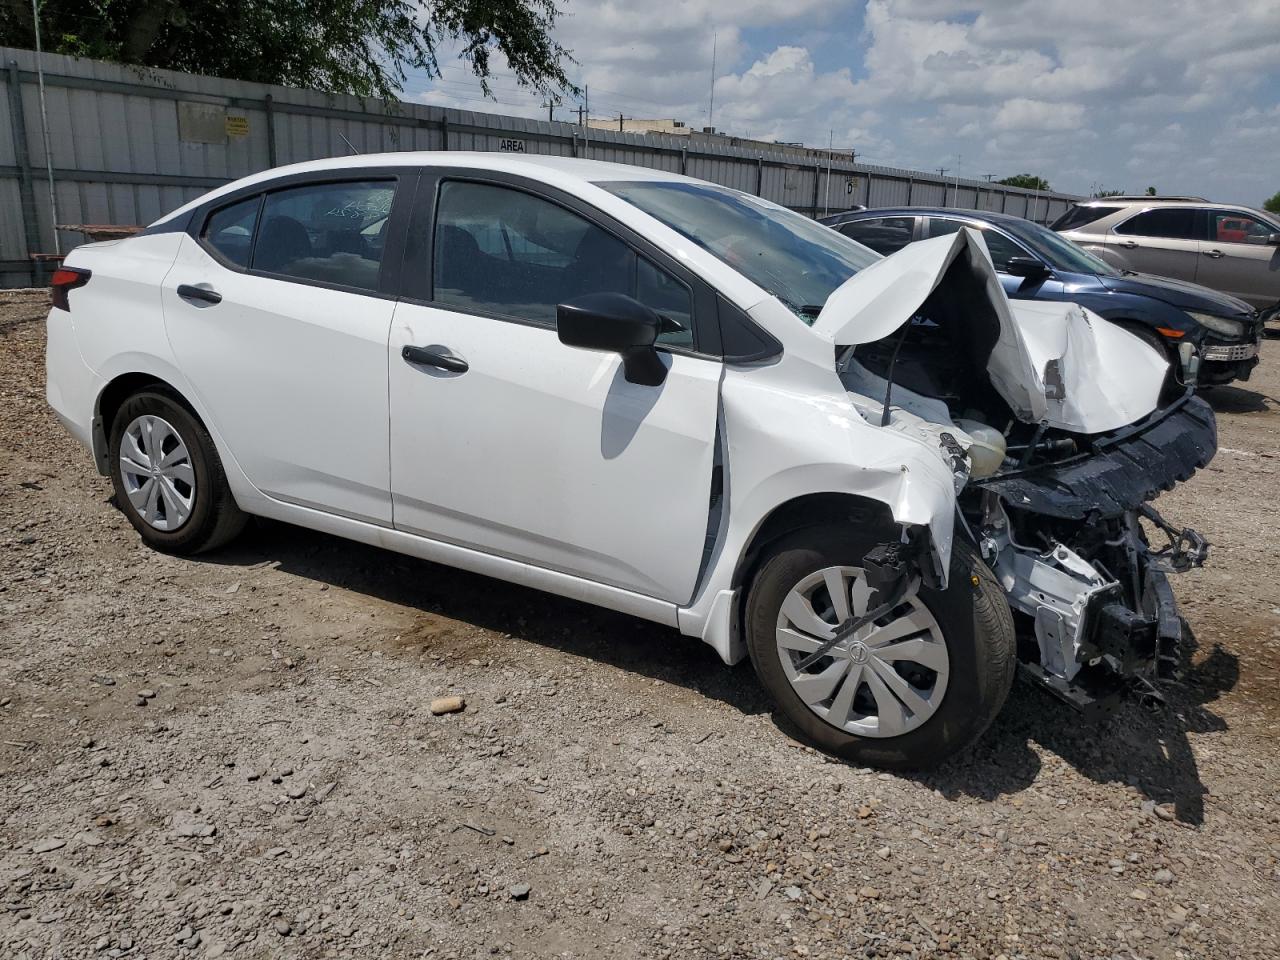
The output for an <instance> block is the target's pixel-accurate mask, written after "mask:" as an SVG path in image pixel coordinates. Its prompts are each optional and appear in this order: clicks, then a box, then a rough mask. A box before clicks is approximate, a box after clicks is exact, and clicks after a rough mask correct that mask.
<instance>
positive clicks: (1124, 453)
mask: <svg viewBox="0 0 1280 960" xmlns="http://www.w3.org/2000/svg"><path fill="white" fill-rule="evenodd" d="M1217 451H1218V428H1217V422H1216V421H1215V420H1214V416H1213V409H1212V408H1211V407H1210V406H1209V404H1207V403H1205V401H1203V400H1201V399H1200V398H1199V397H1197V396H1195V395H1194V394H1193V393H1191V392H1190V391H1188V392H1187V393H1186V394H1185V395H1183V396H1182V397H1180V398H1179V399H1177V400H1175V401H1174V402H1173V403H1171V404H1169V406H1167V407H1163V408H1161V409H1159V410H1156V411H1155V412H1154V413H1152V414H1151V415H1150V416H1147V417H1145V418H1143V419H1142V420H1139V421H1138V422H1137V423H1135V424H1133V425H1131V426H1128V427H1125V428H1124V429H1122V430H1117V431H1115V432H1114V433H1111V434H1108V435H1106V436H1104V437H1102V438H1100V439H1098V440H1096V441H1094V442H1093V443H1092V445H1091V449H1090V450H1088V451H1086V452H1083V453H1080V454H1077V455H1076V456H1074V457H1071V458H1069V459H1066V460H1059V461H1057V462H1054V463H1040V464H1032V465H1031V466H1027V467H1024V468H1022V469H1018V470H1012V471H1009V472H1006V473H998V474H995V475H994V476H990V477H983V478H981V479H977V480H972V481H970V484H971V485H976V486H979V487H981V488H983V489H986V490H991V491H993V492H994V493H997V494H999V496H1000V497H1001V498H1002V499H1003V500H1004V501H1005V502H1006V503H1008V504H1009V505H1010V506H1012V507H1018V508H1023V509H1026V510H1029V511H1031V512H1033V513H1039V514H1043V515H1045V516H1050V517H1060V518H1063V519H1071V520H1083V519H1085V518H1086V517H1089V516H1099V517H1111V516H1118V515H1120V514H1122V513H1124V512H1125V511H1126V510H1135V509H1137V508H1138V507H1139V506H1141V505H1142V504H1143V503H1146V502H1147V501H1148V500H1153V499H1155V497H1157V496H1158V495H1159V494H1160V493H1162V492H1164V491H1166V490H1172V489H1173V487H1174V486H1175V485H1176V484H1178V483H1181V482H1182V481H1184V480H1189V479H1190V478H1191V476H1192V475H1193V474H1194V473H1195V472H1196V471H1197V470H1199V469H1201V468H1202V467H1204V466H1205V465H1206V464H1208V463H1209V461H1210V460H1212V459H1213V455H1214V454H1215V453H1217Z"/></svg>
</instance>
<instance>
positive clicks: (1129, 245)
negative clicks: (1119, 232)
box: [1120, 240, 1138, 250]
mask: <svg viewBox="0 0 1280 960" xmlns="http://www.w3.org/2000/svg"><path fill="white" fill-rule="evenodd" d="M1120 246H1122V247H1124V248H1125V249H1126V250H1135V249H1137V247H1138V243H1137V241H1136V240H1125V241H1124V242H1123V243H1121V244H1120Z"/></svg>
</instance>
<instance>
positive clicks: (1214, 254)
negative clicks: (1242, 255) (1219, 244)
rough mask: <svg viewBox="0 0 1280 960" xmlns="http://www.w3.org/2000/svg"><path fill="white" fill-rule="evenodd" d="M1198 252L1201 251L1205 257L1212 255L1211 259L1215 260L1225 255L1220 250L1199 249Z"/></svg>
mask: <svg viewBox="0 0 1280 960" xmlns="http://www.w3.org/2000/svg"><path fill="white" fill-rule="evenodd" d="M1200 252H1201V253H1203V254H1204V255H1205V256H1206V257H1213V259H1215V260H1220V259H1221V258H1223V257H1225V256H1226V254H1225V253H1223V252H1222V251H1221V250H1201V251H1200Z"/></svg>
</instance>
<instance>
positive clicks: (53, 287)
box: [50, 267, 93, 310]
mask: <svg viewBox="0 0 1280 960" xmlns="http://www.w3.org/2000/svg"><path fill="white" fill-rule="evenodd" d="M91 276H93V273H92V272H91V271H89V270H84V269H82V268H80V267H59V268H58V269H57V270H55V271H53V280H52V281H51V282H50V291H51V293H52V298H53V305H54V306H55V307H57V308H58V309H59V310H70V309H71V303H70V301H69V300H68V299H67V293H68V292H70V291H71V290H74V289H75V288H76V287H83V286H84V285H85V284H86V283H88V282H89V278H90V277H91Z"/></svg>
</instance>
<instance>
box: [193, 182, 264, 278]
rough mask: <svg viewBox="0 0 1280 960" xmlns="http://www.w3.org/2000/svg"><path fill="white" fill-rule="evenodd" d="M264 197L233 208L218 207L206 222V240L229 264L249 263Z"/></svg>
mask: <svg viewBox="0 0 1280 960" xmlns="http://www.w3.org/2000/svg"><path fill="white" fill-rule="evenodd" d="M261 203H262V198H261V197H251V198H250V199H248V200H241V201H240V202H239V203H233V204H231V206H229V207H223V208H222V209H221V210H215V211H214V212H213V214H212V215H211V216H210V217H209V220H208V222H206V223H205V225H204V241H205V243H206V244H208V245H209V246H210V247H212V248H213V249H214V250H216V251H218V253H219V254H220V255H221V256H222V258H223V259H224V260H226V261H227V262H228V263H231V264H234V265H235V266H237V267H241V268H243V267H247V266H249V253H250V251H251V250H252V249H253V228H254V225H255V224H256V223H257V220H258V207H259V206H260V205H261Z"/></svg>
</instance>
